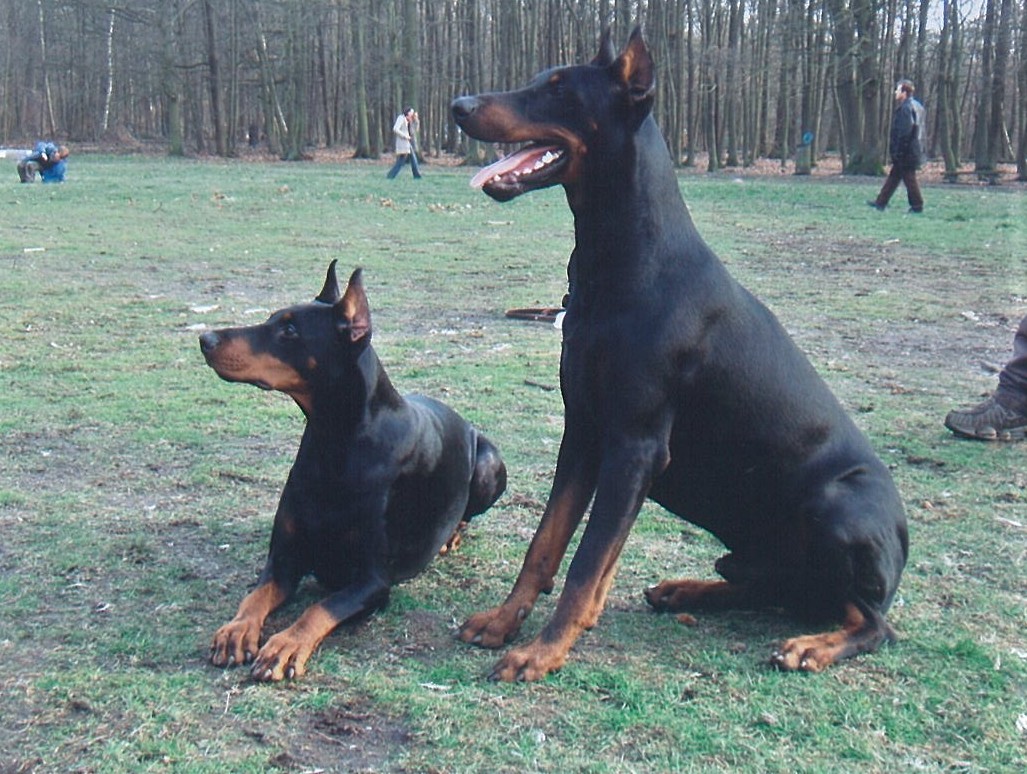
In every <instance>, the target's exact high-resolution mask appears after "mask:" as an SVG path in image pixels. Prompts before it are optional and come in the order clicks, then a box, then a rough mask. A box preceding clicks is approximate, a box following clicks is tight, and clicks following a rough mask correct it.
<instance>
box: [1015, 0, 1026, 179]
mask: <svg viewBox="0 0 1027 774" xmlns="http://www.w3.org/2000/svg"><path fill="white" fill-rule="evenodd" d="M1017 81H1018V83H1019V85H1020V99H1019V104H1018V106H1017V126H1018V127H1019V129H1020V141H1019V142H1018V143H1017V147H1016V179H1017V180H1021V181H1027V3H1024V6H1023V16H1022V18H1021V19H1020V69H1019V72H1018V74H1017Z"/></svg>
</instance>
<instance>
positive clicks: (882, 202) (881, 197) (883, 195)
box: [874, 164, 902, 209]
mask: <svg viewBox="0 0 1027 774" xmlns="http://www.w3.org/2000/svg"><path fill="white" fill-rule="evenodd" d="M900 182H902V170H900V169H898V168H897V167H896V166H895V165H894V164H892V168H891V169H890V170H889V171H888V177H887V179H885V181H884V185H882V186H881V192H880V193H879V194H877V200H876V201H875V202H874V203H875V204H876V205H877V206H878V207H879V208H881V209H884V208H885V207H887V206H888V201H889V200H890V199H891V195H892V194H893V193H895V189H896V188H898V187H899V183H900Z"/></svg>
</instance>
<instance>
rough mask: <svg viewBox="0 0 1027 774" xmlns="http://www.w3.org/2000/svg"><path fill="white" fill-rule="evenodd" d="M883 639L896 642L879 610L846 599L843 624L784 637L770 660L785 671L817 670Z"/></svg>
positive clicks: (871, 648)
mask: <svg viewBox="0 0 1027 774" xmlns="http://www.w3.org/2000/svg"><path fill="white" fill-rule="evenodd" d="M885 642H895V631H894V630H893V629H892V628H891V626H889V625H888V622H887V621H885V619H884V616H883V615H882V614H881V613H879V612H878V611H876V610H874V609H873V608H871V607H867V606H865V605H858V604H856V603H854V602H849V603H847V604H846V605H845V623H844V624H843V625H842V628H841V629H839V630H837V631H833V632H824V633H823V634H808V635H805V636H803V637H793V638H792V639H790V640H785V641H784V642H783V643H782V644H781V648H780V649H779V650H777V651H776V652H775V653H774V654H773V655H772V656H771V658H770V663H771V664H773V665H774V666H776V667H777V668H778V669H783V670H785V671H801V672H820V671H822V670H824V669H826V668H827V667H829V666H831V664H833V663H835V662H836V661H841V660H842V659H845V658H851V657H852V656H858V655H859V654H860V653H872V652H873V651H875V650H877V648H878V647H879V646H880V645H881V644H882V643H885Z"/></svg>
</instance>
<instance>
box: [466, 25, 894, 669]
mask: <svg viewBox="0 0 1027 774" xmlns="http://www.w3.org/2000/svg"><path fill="white" fill-rule="evenodd" d="M654 73H655V68H654V64H653V60H652V58H651V56H650V53H649V49H648V47H647V45H646V43H645V40H644V39H643V37H642V34H641V31H640V30H639V29H636V30H635V31H634V32H633V33H632V35H631V38H630V40H629V42H628V44H627V45H626V47H625V48H624V50H623V51H622V52H621V53H620V54H619V55H618V54H617V52H616V51H615V50H614V49H613V47H612V45H611V44H610V39H609V34H608V32H607V33H604V36H603V39H602V41H601V43H600V49H599V53H598V55H597V56H596V57H595V59H594V60H593V61H592V62H591V63H589V64H586V65H580V66H571V67H558V68H554V69H551V70H547V71H545V72H543V73H541V74H540V75H538V76H536V78H535V79H534V80H533V81H532V82H531V83H530V84H529V85H528V86H526V87H525V88H522V89H519V90H516V91H510V92H502V93H492V94H482V95H478V96H468V97H461V98H458V99H456V100H455V101H454V102H453V105H452V110H453V114H454V117H455V119H456V121H457V123H458V124H459V125H460V127H461V128H462V129H463V130H464V131H465V132H466V133H467V134H468V135H470V136H471V137H475V138H477V139H479V140H484V141H486V142H499V143H526V145H525V146H524V147H523V148H521V150H519V151H516V152H514V153H512V154H511V155H510V156H507V157H506V158H505V159H501V160H500V161H498V162H496V163H495V164H493V165H491V166H490V167H487V168H486V169H484V170H482V171H481V172H480V173H479V174H478V175H476V176H475V178H474V180H472V185H474V186H479V187H482V188H483V189H484V191H485V193H487V194H488V195H489V196H491V197H493V198H494V199H497V200H500V201H506V200H509V199H513V198H514V197H516V196H519V195H520V194H523V193H525V192H527V191H531V190H534V189H539V188H546V187H548V186H552V185H557V184H561V185H563V187H564V189H565V191H566V194H567V202H568V204H569V205H570V209H571V211H572V212H573V215H574V234H575V246H574V251H573V252H572V254H571V258H570V262H569V265H568V275H569V284H570V294H569V298H568V300H567V310H566V316H565V317H564V321H563V350H562V354H561V358H560V384H561V390H562V393H563V400H564V409H565V418H564V419H565V421H564V433H563V440H562V442H561V445H560V452H559V456H558V459H557V465H556V474H555V476H554V479H553V485H552V491H551V494H550V497H549V501H548V503H547V505H546V509H545V512H544V513H543V515H542V521H541V523H540V524H539V527H538V530H537V531H536V533H535V536H534V538H533V539H532V542H531V545H530V547H529V548H528V552H527V555H526V556H525V559H524V563H523V566H522V569H521V572H520V575H519V576H518V578H517V581H516V583H515V584H514V587H513V590H512V591H511V592H510V594H509V596H508V597H507V598H506V600H505V601H504V602H503V603H502V604H501V605H499V606H498V607H496V608H493V609H492V610H489V611H486V612H483V613H479V614H477V615H474V616H472V617H471V618H470V619H469V620H468V621H467V622H466V623H465V624H464V626H463V628H462V630H461V635H460V636H461V638H462V639H463V640H464V641H466V642H469V643H474V644H477V645H481V646H483V647H489V648H498V647H500V646H501V645H503V644H504V643H506V642H508V641H509V640H511V639H512V638H513V637H514V636H515V635H516V634H517V632H518V630H519V629H520V627H521V624H522V622H523V621H524V619H525V617H526V616H527V615H528V613H529V612H530V611H531V609H532V607H533V606H534V605H535V602H536V600H537V598H538V595H539V594H540V593H548V592H549V591H551V590H552V588H553V583H554V577H555V574H556V572H557V570H558V569H559V566H560V562H561V560H562V559H563V556H564V554H565V553H566V551H567V546H568V543H569V541H570V539H571V537H572V535H573V534H574V532H575V530H576V529H577V527H578V525H579V524H580V522H581V520H582V517H583V515H584V512H585V510H586V508H587V507H588V505H589V501H590V500H591V501H592V510H591V514H590V516H589V519H588V525H587V527H586V529H585V531H584V534H583V535H582V538H581V542H580V544H579V546H578V549H577V551H576V552H575V554H574V558H573V560H572V561H571V564H570V567H569V569H568V571H567V580H566V584H565V586H564V589H563V592H562V594H561V596H560V598H559V601H558V602H557V606H556V610H555V612H554V614H553V616H552V618H551V619H550V620H549V622H548V623H547V624H546V625H545V627H544V628H543V629H542V631H541V633H540V634H539V635H538V636H537V637H536V639H535V640H534V641H533V642H531V643H528V644H527V645H524V646H521V647H517V648H514V649H512V650H510V651H509V652H508V653H507V654H506V655H505V657H504V658H503V659H502V660H500V661H499V663H498V665H497V666H496V668H495V670H494V672H493V673H492V678H493V679H499V680H535V679H538V678H541V677H542V676H544V675H545V674H546V673H548V672H550V671H552V670H554V669H559V668H560V667H561V666H562V665H563V664H564V662H565V660H566V658H567V654H568V651H569V650H570V648H571V646H572V645H573V643H574V642H575V640H576V639H577V638H578V636H579V635H580V634H581V632H582V631H583V630H586V629H589V628H591V627H592V626H593V625H595V623H596V622H597V620H598V618H599V615H600V613H601V612H602V609H603V605H604V604H605V601H606V596H607V592H608V590H609V588H610V584H611V583H612V581H613V577H614V571H615V568H616V565H617V560H618V557H619V556H620V553H621V549H622V547H623V545H624V542H625V540H626V539H627V536H628V533H629V531H630V530H631V527H632V525H633V524H634V521H635V518H636V516H637V515H638V512H639V508H640V507H641V505H642V502H643V501H644V500H645V498H646V497H647V496H648V497H651V498H652V499H653V500H655V501H656V502H658V503H660V504H661V505H663V506H664V507H665V508H667V509H668V510H670V511H671V512H673V513H675V514H678V515H680V516H682V517H683V518H685V519H687V520H689V521H691V522H693V523H694V524H697V525H699V526H701V527H703V528H705V529H707V530H709V531H710V532H712V533H713V534H714V535H716V536H717V537H718V538H719V539H720V540H721V542H723V543H724V544H725V546H726V547H727V548H728V550H729V553H728V554H727V555H726V556H724V557H723V558H721V559H720V560H719V561H718V562H717V563H716V570H717V572H718V573H719V574H720V575H721V577H722V578H723V580H722V581H699V580H668V581H664V582H662V583H660V584H658V585H656V586H654V587H652V588H650V589H649V590H647V592H646V598H647V600H648V601H649V603H650V604H651V605H652V606H653V607H654V608H656V609H657V610H663V611H683V610H686V609H725V608H732V607H734V608H739V607H745V608H757V607H782V608H785V609H787V610H789V611H791V612H793V613H797V614H799V615H800V616H801V617H804V618H814V619H833V620H835V621H841V622H842V628H841V629H839V630H836V631H828V632H825V633H821V634H813V635H809V636H801V637H796V638H793V639H789V640H787V641H786V642H784V643H783V644H782V645H781V647H780V648H779V650H778V651H777V652H776V653H775V654H774V655H773V657H772V663H773V664H775V665H776V666H778V667H780V668H782V669H785V670H803V671H813V672H815V671H819V670H821V669H824V668H825V667H827V666H828V665H830V664H832V663H834V662H835V661H837V660H838V659H842V658H847V657H849V656H853V655H855V654H857V653H864V652H868V651H872V650H874V649H876V648H877V647H878V646H879V645H880V644H881V643H882V642H884V641H890V640H892V639H893V638H894V632H893V631H892V628H891V627H890V626H889V624H888V623H887V621H886V620H885V613H886V611H887V610H888V608H889V606H890V605H891V602H892V600H893V598H894V595H895V591H896V588H897V586H898V583H899V577H900V576H901V574H902V570H903V567H904V566H905V562H906V556H907V550H908V545H907V543H908V541H907V534H906V517H905V514H904V511H903V506H902V501H901V499H900V497H899V495H898V492H897V491H896V489H895V485H894V483H893V482H892V479H891V475H890V474H889V472H888V469H887V468H886V467H885V466H884V465H883V464H882V463H881V461H880V460H879V459H878V458H877V456H876V455H875V454H874V452H873V451H872V449H871V448H870V445H869V443H868V442H867V440H866V438H865V437H864V436H863V434H862V433H861V432H860V431H859V430H858V429H857V428H856V426H855V425H854V424H853V422H852V420H851V419H850V418H849V417H848V415H847V414H846V413H845V411H844V410H843V409H842V407H841V406H840V405H839V403H838V401H837V400H836V399H835V398H834V396H833V395H832V394H831V392H830V390H829V389H828V387H827V385H826V384H825V383H824V382H823V380H822V379H821V378H820V377H819V376H818V375H817V373H816V372H815V371H814V369H813V367H812V366H811V365H810V363H809V362H808V361H807V359H806V358H805V356H803V354H802V353H801V352H800V351H799V349H798V348H797V347H796V346H795V344H794V343H793V342H792V340H791V339H790V338H789V336H788V335H787V333H786V332H785V331H784V329H783V328H782V326H781V324H780V323H779V322H778V321H777V319H776V318H775V317H774V315H773V314H772V313H771V312H770V311H769V310H768V309H767V308H766V307H765V306H764V305H763V304H762V303H760V302H759V301H758V300H757V299H756V298H754V297H753V296H752V295H751V294H750V293H749V292H748V291H746V290H745V289H744V288H742V287H741V286H740V285H739V284H738V283H737V282H736V281H735V280H734V279H733V278H732V277H731V276H730V275H729V274H728V272H727V270H726V269H725V268H724V266H723V264H722V263H721V262H720V261H719V260H718V259H717V257H716V256H715V255H714V253H713V251H712V250H710V248H709V247H708V246H707V245H706V244H705V243H704V242H703V240H702V238H701V237H700V236H699V234H698V232H697V231H696V229H695V226H694V225H693V223H692V220H691V218H690V217H689V215H688V210H687V208H686V207H685V203H684V200H683V199H682V197H681V191H680V187H679V185H678V180H677V177H676V175H675V174H674V169H673V165H672V163H671V157H670V154H669V152H668V150H667V146H666V143H665V142H664V140H663V137H662V136H661V135H660V131H659V128H658V127H657V125H656V122H655V120H654V119H653V117H652V115H651V108H652V103H653V94H654V86H655V83H654ZM593 497H594V499H593Z"/></svg>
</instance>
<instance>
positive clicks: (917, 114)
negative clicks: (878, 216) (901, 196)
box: [867, 79, 927, 212]
mask: <svg viewBox="0 0 1027 774" xmlns="http://www.w3.org/2000/svg"><path fill="white" fill-rule="evenodd" d="M915 91H916V89H914V88H913V82H912V81H909V80H905V79H903V80H901V81H899V83H898V85H897V86H896V87H895V112H894V113H893V114H892V119H891V136H890V137H889V139H888V151H889V153H890V154H891V164H892V166H891V170H890V171H889V172H888V178H887V179H886V180H885V181H884V185H883V186H881V192H880V193H879V194H877V198H876V199H874V200H873V201H869V202H867V204H869V205H870V206H871V207H874V208H875V209H878V210H882V211H883V210H884V208H885V207H887V206H888V201H889V200H890V199H891V197H892V194H893V193H895V189H897V188H898V187H899V183H904V184H905V185H906V196H907V198H908V199H909V211H910V212H923V211H924V197H923V194H921V193H920V184H919V183H918V182H917V179H916V171H917V169H919V168H920V165H921V164H923V163H924V149H925V147H926V145H925V142H926V141H925V132H924V127H925V126H926V124H927V111H926V110H925V109H924V106H923V105H922V104H920V101H919V100H917V99H915V98H914V97H913V93H914V92H915Z"/></svg>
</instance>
